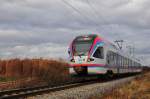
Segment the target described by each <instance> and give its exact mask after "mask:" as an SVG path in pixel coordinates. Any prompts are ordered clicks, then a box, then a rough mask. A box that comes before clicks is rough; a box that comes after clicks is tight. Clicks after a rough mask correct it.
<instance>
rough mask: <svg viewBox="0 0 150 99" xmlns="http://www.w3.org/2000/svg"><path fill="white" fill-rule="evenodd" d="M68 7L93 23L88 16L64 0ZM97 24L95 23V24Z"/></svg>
mask: <svg viewBox="0 0 150 99" xmlns="http://www.w3.org/2000/svg"><path fill="white" fill-rule="evenodd" d="M62 1H63V2H64V3H65V4H66V5H67V6H69V7H71V8H72V9H73V10H75V11H76V12H77V13H79V14H80V15H81V16H83V17H84V18H85V19H87V20H89V21H91V22H93V21H92V20H91V19H89V18H88V17H87V16H86V15H84V14H83V13H81V12H80V11H79V10H78V9H77V8H75V7H74V6H73V5H71V4H70V3H69V2H67V1H65V0H62ZM94 23H95V22H94Z"/></svg>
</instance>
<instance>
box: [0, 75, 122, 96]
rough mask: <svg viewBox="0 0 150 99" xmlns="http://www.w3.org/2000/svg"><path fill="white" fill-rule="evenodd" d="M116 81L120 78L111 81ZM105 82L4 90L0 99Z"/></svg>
mask: <svg viewBox="0 0 150 99" xmlns="http://www.w3.org/2000/svg"><path fill="white" fill-rule="evenodd" d="M116 79H120V77H119V78H117V77H115V78H113V79H112V80H116ZM107 81H110V80H102V81H100V80H99V79H92V80H84V81H79V82H74V83H66V84H64V85H61V86H56V87H49V86H40V87H33V88H21V89H12V90H5V91H1V92H0V99H20V98H21V99H22V98H26V97H28V96H34V95H41V94H45V93H49V92H54V91H60V90H64V89H69V88H73V87H79V86H83V85H88V84H93V83H97V82H107Z"/></svg>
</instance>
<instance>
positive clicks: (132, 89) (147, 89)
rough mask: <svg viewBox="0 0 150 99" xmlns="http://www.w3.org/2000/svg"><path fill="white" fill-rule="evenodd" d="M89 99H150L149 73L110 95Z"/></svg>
mask: <svg viewBox="0 0 150 99" xmlns="http://www.w3.org/2000/svg"><path fill="white" fill-rule="evenodd" d="M90 99H150V72H149V73H144V74H143V75H142V76H141V77H138V78H136V79H135V80H133V81H132V82H130V83H128V84H125V85H124V86H123V87H122V88H117V89H114V90H113V91H112V92H111V93H106V94H105V95H104V96H102V97H100V96H94V97H92V98H90Z"/></svg>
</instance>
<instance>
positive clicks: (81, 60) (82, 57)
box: [74, 56, 88, 63]
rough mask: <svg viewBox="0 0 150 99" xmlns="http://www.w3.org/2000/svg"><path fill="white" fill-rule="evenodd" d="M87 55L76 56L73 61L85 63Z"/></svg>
mask: <svg viewBox="0 0 150 99" xmlns="http://www.w3.org/2000/svg"><path fill="white" fill-rule="evenodd" d="M87 58H88V57H87V56H76V57H74V59H75V63H86V62H87Z"/></svg>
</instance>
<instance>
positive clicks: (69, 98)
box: [27, 77, 135, 99]
mask: <svg viewBox="0 0 150 99" xmlns="http://www.w3.org/2000/svg"><path fill="white" fill-rule="evenodd" d="M134 78H135V77H128V78H124V79H120V80H114V81H109V82H104V83H95V84H90V85H84V86H80V87H76V88H70V89H66V90H61V91H56V92H51V93H49V94H44V95H38V96H34V97H28V98H27V99H88V98H89V97H91V96H101V95H103V94H104V93H106V92H110V91H112V90H113V89H114V88H117V87H120V86H122V85H124V84H125V83H128V82H130V81H131V80H132V79H134Z"/></svg>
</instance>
